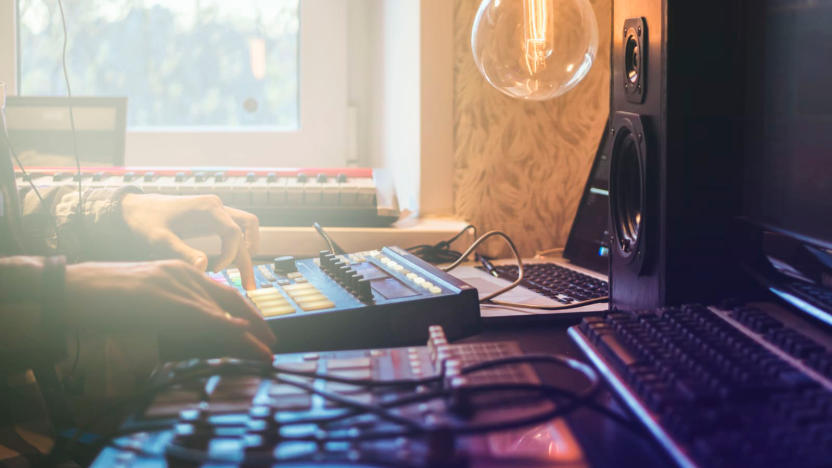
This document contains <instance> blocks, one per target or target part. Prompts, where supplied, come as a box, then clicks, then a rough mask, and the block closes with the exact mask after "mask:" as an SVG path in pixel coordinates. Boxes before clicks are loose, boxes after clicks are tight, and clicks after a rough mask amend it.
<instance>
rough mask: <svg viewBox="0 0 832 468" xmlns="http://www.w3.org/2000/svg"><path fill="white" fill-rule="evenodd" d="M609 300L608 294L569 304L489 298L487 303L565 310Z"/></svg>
mask: <svg viewBox="0 0 832 468" xmlns="http://www.w3.org/2000/svg"><path fill="white" fill-rule="evenodd" d="M609 300H610V298H609V296H599V297H593V298H592V299H587V300H585V301H578V302H572V303H569V304H562V305H539V304H522V303H519V302H506V301H500V300H495V299H489V301H488V304H492V305H496V306H504V307H518V308H523V309H536V310H567V309H576V308H578V307H583V306H587V305H592V304H600V303H602V302H608V301H609Z"/></svg>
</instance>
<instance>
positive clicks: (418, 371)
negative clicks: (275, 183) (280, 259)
mask: <svg viewBox="0 0 832 468" xmlns="http://www.w3.org/2000/svg"><path fill="white" fill-rule="evenodd" d="M520 355H522V352H521V350H520V348H519V346H518V345H517V344H516V343H514V342H486V343H468V344H449V343H448V342H447V339H446V338H445V335H444V332H443V330H442V328H441V327H437V326H434V327H431V329H430V339H429V341H428V344H427V346H416V347H408V348H387V349H368V350H352V351H334V352H308V353H298V354H286V355H277V356H275V358H274V362H273V364H272V366H271V367H268V366H266V367H268V369H269V370H270V372H269V373H261V374H260V375H258V374H257V373H252V372H249V373H239V372H233V371H234V369H235V364H236V365H239V364H241V363H240V362H239V361H236V362H235V361H233V360H227V359H215V360H208V361H204V360H192V361H184V362H180V363H169V364H167V365H165V366H164V367H162V368H161V369H160V370H159V371H158V372H157V374H156V376H155V381H156V382H165V381H170V380H172V379H177V378H179V379H181V378H182V376H183V375H185V374H187V373H194V372H203V375H202V376H201V377H200V378H198V379H187V380H186V381H184V382H182V383H180V384H177V385H174V386H170V387H169V388H166V389H165V390H164V391H163V392H160V393H159V394H158V395H157V396H156V397H155V398H153V399H152V400H151V401H150V402H149V404H147V406H146V407H145V409H143V410H142V411H141V412H140V413H139V414H137V415H136V416H135V417H132V418H130V419H129V420H128V422H127V423H126V424H125V425H124V426H123V427H122V429H121V430H120V431H119V434H121V436H120V437H116V438H114V439H113V440H112V442H111V443H110V444H109V447H108V448H106V449H104V450H103V451H102V452H101V453H100V455H99V456H98V458H97V459H96V460H95V462H94V463H93V464H92V466H93V467H95V468H103V467H113V466H119V467H131V466H133V467H157V466H158V467H161V466H209V465H210V466H223V467H225V466H271V465H273V464H284V463H297V464H299V465H308V464H328V466H335V465H338V464H345V465H360V466H378V465H382V466H391V465H393V466H400V465H406V466H431V467H433V466H497V467H499V466H504V467H509V466H522V463H520V461H518V460H523V459H525V460H526V462H528V463H529V464H530V465H532V466H540V464H541V463H554V464H558V465H560V464H568V465H569V466H582V465H581V463H582V462H583V455H582V452H581V450H580V447H579V445H578V444H577V442H576V441H575V439H574V438H573V437H572V435H571V433H570V431H569V429H568V428H567V427H566V426H565V424H564V423H563V422H562V420H555V421H545V422H542V423H540V422H537V423H534V424H531V425H529V426H527V427H520V428H512V429H505V430H494V431H482V432H479V431H477V432H476V433H469V434H468V435H465V436H461V435H458V434H456V433H455V429H454V428H458V427H461V426H460V425H463V426H466V425H467V426H469V427H476V426H479V427H482V426H483V425H489V424H490V425H497V426H500V425H501V424H504V421H511V420H515V419H516V418H523V417H529V416H533V415H536V414H540V413H541V412H546V411H551V410H552V409H555V408H556V407H555V406H554V403H553V402H552V401H551V400H550V399H548V398H542V397H541V396H540V393H538V392H536V391H534V392H530V391H529V390H502V391H499V392H487V393H481V394H474V395H471V400H470V403H471V404H472V405H473V406H470V405H464V404H460V401H461V400H457V399H456V398H455V397H450V398H445V397H439V398H437V397H436V396H435V393H436V392H437V391H439V389H441V388H458V389H463V388H473V387H476V386H482V385H485V384H529V385H535V384H539V383H540V380H539V379H538V377H537V375H536V373H535V371H534V369H533V367H531V365H529V364H527V363H515V364H508V365H504V366H500V367H494V368H489V369H484V370H481V371H477V372H474V373H470V374H463V373H461V372H460V369H464V368H465V367H467V366H469V365H472V364H477V363H482V362H484V361H489V360H493V359H499V358H508V357H513V356H520ZM443 368H444V371H442V369H443ZM229 371H230V372H229ZM437 376H439V379H440V380H438V381H437V380H436V379H435V378H436V377H437ZM333 377H334V378H337V379H340V381H338V380H332V378H333ZM350 381H352V383H350ZM395 382H397V383H395ZM414 382H415V383H414ZM371 383H372V385H370V384H371ZM157 385H158V384H157ZM432 395H433V396H432ZM452 395H453V393H452ZM460 395H461V393H460ZM457 405H458V406H457ZM368 406H373V407H375V408H384V409H387V410H389V412H390V413H391V414H392V416H393V417H395V418H400V419H406V420H409V421H415V422H416V423H418V424H421V425H424V426H425V427H431V428H436V430H431V431H428V432H427V433H419V432H417V433H415V434H410V435H408V432H407V429H408V427H407V426H406V425H403V423H400V422H398V421H395V420H392V419H390V418H389V417H384V416H383V415H379V414H377V413H373V412H370V411H362V410H361V409H362V408H366V407H368ZM469 407H474V408H476V411H474V412H467V411H466V410H465V408H469ZM402 431H405V432H402ZM397 434H401V435H397ZM480 458H482V460H483V461H477V460H478V459H480ZM501 460H502V461H501ZM518 463H519V464H520V465H518ZM339 466H340V465H339Z"/></svg>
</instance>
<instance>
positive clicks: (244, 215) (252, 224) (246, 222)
mask: <svg viewBox="0 0 832 468" xmlns="http://www.w3.org/2000/svg"><path fill="white" fill-rule="evenodd" d="M225 210H226V211H227V212H228V214H229V215H230V216H231V219H233V220H234V222H236V223H237V225H239V226H240V228H242V229H243V232H245V240H246V247H248V253H249V254H250V255H256V254H257V251H258V250H259V248H260V221H259V220H258V219H257V216H254V215H253V214H251V213H249V212H247V211H243V210H238V209H236V208H231V207H229V206H226V207H225Z"/></svg>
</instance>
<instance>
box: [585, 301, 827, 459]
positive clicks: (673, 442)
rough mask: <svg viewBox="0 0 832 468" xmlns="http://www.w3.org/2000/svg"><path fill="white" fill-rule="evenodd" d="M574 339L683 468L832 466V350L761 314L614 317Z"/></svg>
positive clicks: (701, 310)
mask: <svg viewBox="0 0 832 468" xmlns="http://www.w3.org/2000/svg"><path fill="white" fill-rule="evenodd" d="M569 333H570V335H571V336H572V337H573V339H575V341H576V342H577V343H578V344H579V345H580V346H581V348H582V349H583V350H584V351H585V352H586V353H587V354H588V355H589V357H590V358H591V359H592V360H593V362H594V363H595V364H596V365H597V366H598V367H599V369H601V371H602V374H604V375H605V377H606V378H607V380H608V381H609V382H610V384H611V385H612V387H613V388H614V389H615V390H616V391H617V392H618V393H619V395H620V396H622V397H623V399H624V400H625V402H626V403H627V404H628V406H629V407H630V408H631V409H632V410H633V411H634V413H636V415H637V416H638V417H639V418H640V419H641V420H642V422H644V423H645V425H646V426H647V427H648V428H649V429H650V430H651V432H652V433H653V435H654V436H655V437H656V438H657V439H658V440H659V442H660V443H662V445H663V446H664V447H665V448H666V449H667V450H668V451H669V453H670V454H671V455H672V456H673V457H674V458H675V460H676V461H677V462H678V463H679V464H680V465H682V466H709V467H710V466H717V467H719V466H726V467H736V466H755V467H760V466H764V467H769V466H776V467H786V466H789V467H790V466H794V467H798V466H800V467H820V466H830V464H832V380H830V379H829V378H830V377H832V373H830V362H832V359H830V358H832V352H830V348H829V346H830V344H829V343H825V344H821V343H819V342H817V341H815V340H813V339H811V338H809V337H807V336H805V335H804V334H802V333H800V332H798V331H796V330H794V329H793V328H790V327H788V326H786V325H785V324H784V323H782V321H780V320H778V319H777V318H775V317H772V316H771V315H769V314H768V313H766V312H765V311H763V310H761V309H759V308H756V307H749V306H743V307H738V308H736V309H734V310H731V311H724V310H720V309H716V308H707V307H704V306H701V305H686V306H683V307H679V308H666V309H660V310H657V311H649V312H640V313H621V312H612V313H608V314H607V315H605V316H603V317H587V318H585V319H584V320H583V321H582V322H581V324H580V325H578V326H575V327H572V328H571V329H570V330H569Z"/></svg>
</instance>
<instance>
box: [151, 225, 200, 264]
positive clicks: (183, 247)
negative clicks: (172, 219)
mask: <svg viewBox="0 0 832 468" xmlns="http://www.w3.org/2000/svg"><path fill="white" fill-rule="evenodd" d="M152 242H153V245H154V247H155V248H156V249H158V250H159V251H160V253H162V254H172V255H173V256H174V257H176V258H178V259H181V260H184V261H186V262H188V263H189V264H190V265H193V266H194V267H196V268H197V269H198V270H200V271H205V269H206V268H208V256H207V255H205V252H202V251H201V250H197V249H195V248H193V247H191V246H189V245H188V244H186V243H185V241H183V240H182V239H181V238H180V237H179V236H177V235H176V234H174V233H173V232H171V231H169V230H167V229H163V230H159V231H158V232H156V233H155V234H154V235H153V240H152Z"/></svg>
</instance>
